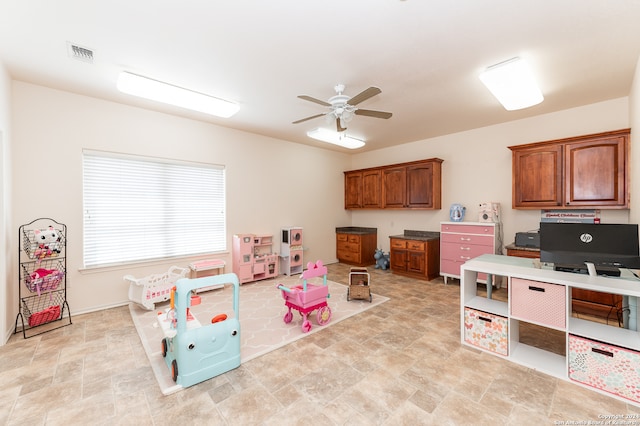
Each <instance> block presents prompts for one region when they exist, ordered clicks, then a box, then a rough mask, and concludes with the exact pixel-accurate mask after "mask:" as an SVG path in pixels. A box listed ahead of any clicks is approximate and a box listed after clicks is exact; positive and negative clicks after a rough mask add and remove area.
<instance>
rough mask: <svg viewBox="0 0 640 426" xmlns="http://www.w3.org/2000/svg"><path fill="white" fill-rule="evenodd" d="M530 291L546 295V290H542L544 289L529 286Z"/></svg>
mask: <svg viewBox="0 0 640 426" xmlns="http://www.w3.org/2000/svg"><path fill="white" fill-rule="evenodd" d="M529 290H532V291H539V292H541V293H544V288H542V287H534V286H532V285H530V286H529Z"/></svg>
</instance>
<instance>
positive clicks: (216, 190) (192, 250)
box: [83, 151, 226, 267]
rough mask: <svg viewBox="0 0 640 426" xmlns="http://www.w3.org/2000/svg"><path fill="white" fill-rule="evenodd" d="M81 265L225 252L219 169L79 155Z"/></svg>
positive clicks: (101, 154) (89, 153)
mask: <svg viewBox="0 0 640 426" xmlns="http://www.w3.org/2000/svg"><path fill="white" fill-rule="evenodd" d="M83 202H84V234H83V236H84V266H85V267H95V266H106V265H113V264H120V263H127V262H135V261H145V260H152V259H162V258H169V257H174V256H186V255H194V254H201V253H211V252H217V251H224V250H226V222H225V173H224V167H222V166H215V165H209V164H198V163H184V162H172V161H165V160H162V159H155V158H142V157H132V156H123V155H118V154H110V153H104V152H96V151H84V152H83Z"/></svg>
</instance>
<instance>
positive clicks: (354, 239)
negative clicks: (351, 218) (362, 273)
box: [336, 230, 378, 266]
mask: <svg viewBox="0 0 640 426" xmlns="http://www.w3.org/2000/svg"><path fill="white" fill-rule="evenodd" d="M377 242H378V234H377V232H373V233H372V232H368V233H353V232H340V231H339V230H337V231H336V257H337V258H338V260H339V261H340V262H342V263H347V264H349V265H354V266H367V265H373V264H375V263H376V260H375V259H374V257H373V255H374V254H375V252H376V244H377Z"/></svg>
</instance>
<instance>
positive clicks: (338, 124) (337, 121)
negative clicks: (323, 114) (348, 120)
mask: <svg viewBox="0 0 640 426" xmlns="http://www.w3.org/2000/svg"><path fill="white" fill-rule="evenodd" d="M345 130H347V128H346V127H342V126H341V125H340V117H336V131H337V132H338V133H341V132H344V131H345Z"/></svg>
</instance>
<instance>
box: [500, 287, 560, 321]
mask: <svg viewBox="0 0 640 426" xmlns="http://www.w3.org/2000/svg"><path fill="white" fill-rule="evenodd" d="M510 301H511V315H512V316H513V317H516V318H518V319H522V320H525V321H531V322H535V323H538V324H541V325H547V326H550V327H556V328H559V329H564V328H565V325H566V308H567V290H566V287H565V286H563V285H557V284H549V283H543V282H538V281H530V280H523V279H520V278H513V279H512V280H511V298H510Z"/></svg>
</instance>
